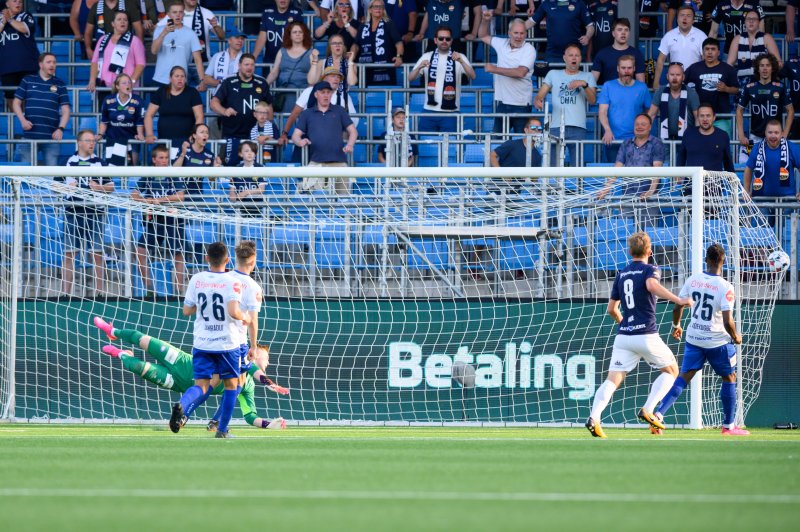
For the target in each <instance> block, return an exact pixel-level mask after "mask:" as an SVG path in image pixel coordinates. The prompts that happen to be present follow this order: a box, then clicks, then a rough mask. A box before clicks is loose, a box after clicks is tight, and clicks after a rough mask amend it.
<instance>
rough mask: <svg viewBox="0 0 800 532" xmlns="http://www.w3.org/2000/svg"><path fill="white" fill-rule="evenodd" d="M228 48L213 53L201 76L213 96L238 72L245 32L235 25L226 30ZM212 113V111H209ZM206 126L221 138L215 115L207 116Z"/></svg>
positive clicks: (212, 133)
mask: <svg viewBox="0 0 800 532" xmlns="http://www.w3.org/2000/svg"><path fill="white" fill-rule="evenodd" d="M227 35H228V48H226V49H225V50H220V51H219V52H217V53H215V54H214V55H213V56H212V57H211V60H210V61H209V62H208V66H207V67H206V75H205V76H204V77H203V84H204V85H205V86H206V87H208V88H209V89H210V90H211V96H212V97H213V96H214V95H215V94H216V93H217V90H219V86H220V84H221V83H222V81H223V80H225V79H226V78H229V77H231V76H235V75H236V74H237V73H238V72H239V61H240V60H241V58H242V48H243V47H244V38H245V34H244V32H242V31H241V30H239V29H237V28H236V26H232V27H231V28H229V29H228V30H227ZM211 113H212V114H213V111H212V112H211ZM208 127H209V131H210V132H211V138H213V139H219V138H221V135H222V132H221V125H220V122H219V118H217V116H216V115H214V116H213V117H208Z"/></svg>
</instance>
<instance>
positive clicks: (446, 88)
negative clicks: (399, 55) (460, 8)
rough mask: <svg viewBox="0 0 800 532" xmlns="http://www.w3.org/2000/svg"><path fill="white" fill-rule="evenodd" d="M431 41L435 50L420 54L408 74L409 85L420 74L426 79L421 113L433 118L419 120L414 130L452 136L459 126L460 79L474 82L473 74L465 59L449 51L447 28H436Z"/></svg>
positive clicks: (449, 40) (424, 117)
mask: <svg viewBox="0 0 800 532" xmlns="http://www.w3.org/2000/svg"><path fill="white" fill-rule="evenodd" d="M434 38H435V39H436V44H437V47H436V49H435V50H434V51H432V52H425V53H424V54H422V57H420V58H419V60H418V61H417V64H415V65H414V68H413V69H412V70H411V72H410V73H409V74H408V80H409V81H414V80H415V79H417V78H418V77H419V76H420V74H423V75H424V76H425V95H426V101H425V105H424V109H425V112H426V113H435V114H436V116H423V117H420V119H419V122H417V129H418V130H420V131H426V132H428V131H435V132H455V131H458V123H457V121H456V117H455V116H454V115H455V113H458V111H459V102H460V101H461V79H462V77H463V76H467V78H469V79H475V70H473V68H472V65H471V64H470V63H469V60H468V59H467V58H466V57H465V56H464V55H462V54H460V53H458V52H455V51H453V50H452V48H451V44H452V41H453V35H452V34H451V33H450V28H448V27H447V26H439V27H438V28H437V29H436V35H435V37H434ZM423 71H424V72H423Z"/></svg>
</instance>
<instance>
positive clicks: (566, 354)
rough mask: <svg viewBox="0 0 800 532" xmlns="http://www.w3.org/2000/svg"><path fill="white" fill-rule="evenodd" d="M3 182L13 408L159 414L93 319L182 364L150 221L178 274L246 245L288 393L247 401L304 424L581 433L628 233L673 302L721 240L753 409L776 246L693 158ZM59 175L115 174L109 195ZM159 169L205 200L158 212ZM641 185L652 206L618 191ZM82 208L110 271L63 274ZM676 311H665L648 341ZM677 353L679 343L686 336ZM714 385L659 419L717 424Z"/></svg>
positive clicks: (82, 267) (35, 170)
mask: <svg viewBox="0 0 800 532" xmlns="http://www.w3.org/2000/svg"><path fill="white" fill-rule="evenodd" d="M0 175H3V176H6V177H5V178H4V179H5V181H6V184H7V185H8V186H5V187H4V188H3V191H2V193H0V203H2V206H3V214H4V219H3V222H4V225H3V226H2V228H0V229H2V231H3V232H2V234H3V242H2V250H1V251H2V256H1V257H0V279H1V280H2V284H3V288H1V289H0V305H1V306H2V308H1V309H0V320H1V321H2V323H0V342H1V344H0V347H2V355H1V356H2V362H3V364H2V368H3V370H2V372H0V418H5V419H19V420H48V421H69V420H136V421H144V422H149V421H156V420H163V419H165V417H167V416H168V405H169V404H170V403H171V401H173V400H174V398H175V397H176V395H175V394H174V391H169V390H164V389H161V388H158V387H157V386H156V385H154V384H152V383H149V382H145V381H144V380H143V379H141V378H140V377H139V376H138V375H135V374H133V373H131V371H128V370H126V368H123V367H122V366H121V365H120V362H119V361H118V360H115V359H112V358H110V357H108V356H107V355H105V354H103V353H102V352H101V351H100V348H101V347H102V344H103V343H109V342H108V340H106V339H105V338H104V337H103V336H102V334H100V333H99V331H97V330H96V329H95V328H93V326H92V325H91V318H92V317H93V316H96V315H97V316H104V317H105V318H107V319H109V320H110V321H113V322H114V324H115V326H116V327H122V328H131V329H137V330H140V331H141V332H143V333H146V334H148V335H151V336H153V337H157V338H160V339H162V340H164V341H166V342H170V343H171V344H172V345H174V346H176V347H178V348H180V349H183V350H185V351H187V352H190V351H191V335H190V334H189V332H188V330H189V329H188V327H187V324H188V322H187V320H185V319H183V318H180V317H178V312H177V309H179V307H180V301H181V300H180V296H181V294H182V290H181V283H182V282H185V278H184V279H183V280H181V277H180V275H179V273H180V272H179V270H180V268H179V265H178V263H179V261H178V258H177V256H176V255H175V253H174V252H175V251H176V250H169V249H161V248H156V249H154V250H153V249H150V248H149V247H148V245H145V244H146V240H142V239H143V238H145V239H146V237H147V236H148V235H146V234H145V233H146V232H147V231H149V230H151V229H150V228H151V227H153V226H151V225H148V222H147V221H146V220H148V219H149V218H151V217H157V218H158V217H161V219H163V220H170V221H171V222H170V223H173V222H174V224H175V225H179V226H180V227H181V228H183V229H182V231H183V232H182V234H181V238H180V239H179V240H180V246H181V257H182V258H181V260H180V262H181V263H182V264H183V265H185V268H186V270H187V271H188V274H191V273H192V272H194V271H196V270H197V269H199V268H202V254H203V248H204V246H205V245H207V244H208V243H210V242H211V241H214V240H222V241H224V242H226V243H227V244H228V245H229V247H232V245H233V244H235V243H236V242H238V241H240V240H245V239H252V240H254V241H256V243H257V247H258V250H259V252H258V266H257V271H256V273H255V275H256V278H257V280H259V281H260V282H261V283H262V286H263V287H264V291H265V309H264V311H263V312H262V318H261V324H260V330H261V331H262V332H261V336H262V340H263V341H264V342H265V343H269V344H270V346H271V362H272V367H271V368H270V369H269V370H268V373H271V375H272V377H273V378H274V379H275V380H277V381H279V382H280V383H281V384H284V385H288V387H289V388H290V389H291V390H292V393H291V394H290V395H289V396H287V397H277V396H275V395H271V394H270V393H269V392H265V391H264V390H262V389H259V390H257V394H256V395H257V405H258V408H259V409H264V410H266V411H267V412H268V413H269V415H270V417H271V416H277V415H281V416H283V417H285V418H287V420H292V421H294V422H298V423H381V424H393V423H424V424H430V423H435V424H439V423H463V422H468V423H473V422H474V423H523V424H537V425H553V424H565V423H566V424H577V423H580V422H582V420H584V419H585V418H586V417H587V416H588V410H589V407H590V404H591V398H592V396H593V394H594V390H595V389H596V387H597V385H599V384H600V382H602V379H603V378H604V375H605V372H606V371H607V370H608V359H609V357H610V346H611V343H612V342H613V336H614V330H615V328H614V327H612V325H611V324H610V320H608V319H607V317H606V316H604V313H605V305H606V302H607V300H608V294H609V287H610V283H611V281H613V277H614V273H615V271H616V270H617V269H619V268H620V267H622V265H623V264H624V263H626V262H627V260H628V259H627V257H626V251H625V239H626V238H627V236H629V234H630V233H632V232H634V231H635V230H645V231H647V232H648V233H649V234H650V236H651V238H652V239H653V245H654V249H655V252H656V253H655V257H654V258H655V260H656V261H657V263H658V264H659V266H660V267H661V268H662V271H663V272H664V280H663V283H664V284H665V286H667V288H669V289H671V290H673V291H677V290H679V289H680V287H681V285H682V283H683V281H684V280H685V279H686V277H688V275H690V274H692V273H698V272H700V271H702V269H703V266H704V265H703V257H704V252H705V248H706V247H707V246H708V244H710V243H711V242H722V243H723V245H724V246H725V248H726V253H727V257H728V260H727V262H726V269H725V274H724V275H725V276H726V278H728V280H729V281H730V282H732V283H733V284H734V286H735V289H736V295H737V302H736V312H735V318H736V322H737V327H738V328H739V330H740V331H742V332H743V336H744V343H743V345H742V346H741V347H740V348H739V355H738V360H739V362H740V363H739V364H738V366H737V371H738V376H739V379H738V382H739V384H738V397H739V408H738V409H737V423H741V422H742V421H743V420H744V417H745V416H746V414H747V410H748V409H749V407H750V405H752V403H753V401H754V400H755V399H756V398H757V396H758V390H759V386H760V378H761V370H762V367H763V361H764V357H765V356H766V353H767V351H768V349H769V339H770V327H769V323H770V319H771V315H772V309H773V308H774V304H775V300H776V298H777V295H778V293H779V290H780V286H781V282H782V280H783V276H784V275H785V274H784V273H782V272H781V273H774V272H771V271H768V269H767V268H766V266H765V259H766V256H767V255H769V253H770V252H772V251H774V250H776V249H780V242H779V240H778V239H777V237H776V236H775V234H774V231H772V230H771V228H770V226H769V224H768V221H767V219H766V218H765V217H764V216H763V215H762V213H761V212H760V210H759V209H758V208H756V207H755V206H754V204H753V203H752V202H751V201H750V200H749V198H746V197H743V196H742V194H741V192H742V191H741V185H740V184H739V181H738V179H737V177H736V176H735V175H734V174H727V173H724V172H705V171H703V169H702V168H681V167H665V168H614V167H606V166H595V167H588V168H473V167H446V168H391V167H385V168H384V167H367V168H359V167H356V168H320V167H304V168H300V167H291V166H289V167H282V166H281V167H271V166H268V167H265V168H257V169H253V170H247V169H243V168H213V169H208V170H202V169H198V168H169V169H168V171H167V176H165V175H164V170H162V169H158V168H154V167H13V166H11V167H3V170H2V171H0ZM52 176H62V177H64V178H69V177H74V178H91V177H97V178H100V177H112V178H113V179H114V182H115V184H116V191H115V192H114V193H111V194H106V193H102V192H95V191H92V190H89V189H85V188H79V187H75V186H70V185H67V184H65V183H64V182H62V181H63V180H61V181H55V180H53V179H52ZM163 177H170V178H180V179H183V178H194V179H202V181H203V183H204V187H205V188H204V191H205V192H206V195H205V196H203V197H200V196H196V197H193V198H190V199H187V200H186V201H183V202H180V203H170V204H159V205H154V204H145V203H141V202H137V201H134V200H133V199H132V198H131V195H130V192H131V190H132V189H133V188H134V187H135V186H136V183H139V184H141V183H142V182H144V180H145V178H163ZM609 177H614V178H616V181H615V183H614V184H613V187H612V189H611V193H610V194H609V195H608V196H607V197H605V198H604V199H602V200H599V199H598V196H597V192H598V190H599V189H600V188H602V187H604V186H605V185H606V183H607V181H606V179H607V178H609ZM235 178H247V179H249V180H251V181H253V183H255V184H254V185H253V186H255V187H259V186H262V185H261V183H263V187H262V188H261V189H259V190H262V193H263V195H258V196H257V197H256V198H255V199H254V201H249V202H247V203H245V202H241V201H232V200H231V199H230V195H229V192H228V190H229V187H230V185H231V180H233V179H235ZM303 178H334V179H347V180H350V181H351V182H352V183H353V191H352V193H350V194H346V195H335V194H333V193H315V194H300V193H298V192H297V180H299V179H303ZM258 179H261V180H260V181H259V180H258ZM653 179H658V180H659V188H658V191H657V193H656V194H655V195H653V196H651V197H650V198H648V199H647V200H640V199H639V198H638V195H637V194H635V193H632V192H633V191H635V190H642V187H644V188H645V189H646V188H647V185H648V184H649V183H650V181H651V180H653ZM690 184H691V193H690V194H687V193H686V191H687V190H689V189H688V188H687V187H689V186H690ZM75 206H78V207H79V208H85V207H87V206H90V207H91V208H95V209H98V212H100V213H101V216H102V223H103V228H102V230H101V231H102V234H101V235H100V239H101V240H102V242H101V243H100V244H99V248H100V249H99V255H100V256H101V259H102V261H101V263H102V266H101V267H100V269H98V266H97V262H94V263H93V260H95V259H93V258H92V254H90V253H85V250H84V249H78V250H77V255H75V254H73V255H75V259H74V266H72V270H71V272H72V273H70V278H71V279H72V278H73V277H74V282H70V283H68V284H67V283H65V275H66V274H65V268H66V266H65V264H66V262H65V259H64V257H65V256H67V255H65V253H66V252H68V251H70V250H69V249H67V248H68V247H69V246H68V241H67V239H68V237H67V236H65V232H66V229H65V227H66V226H65V224H67V225H68V224H69V223H71V222H70V221H69V220H71V218H70V216H71V214H70V213H72V212H74V207H75ZM84 247H85V246H84ZM139 248H142V249H141V250H140V249H139ZM142 250H146V251H147V252H146V253H144V255H142ZM95 251H98V250H95ZM141 256H144V257H145V259H144V261H145V265H146V268H145V270H146V271H149V274H146V272H145V271H142V269H141V267H140V264H139V263H138V262H137V260H142V259H141ZM147 267H149V270H147ZM98 277H100V278H102V281H103V282H101V283H99V284H98V282H97V278H98ZM148 281H149V282H150V284H149V285H148V284H147V282H148ZM65 286H66V287H68V288H67V289H65ZM98 287H100V288H98ZM97 290H100V291H99V292H98V291H97ZM670 308H671V306H670V307H668V306H666V305H663V304H660V305H659V320H660V327H661V332H662V335H664V336H666V331H667V330H668V329H669V323H670V322H669V316H668V315H669V309H670ZM669 346H670V348H671V349H673V351H674V352H676V355H681V354H682V351H683V344H682V343H680V344H679V343H676V342H674V341H671V342H669ZM125 348H127V349H132V350H133V351H134V354H135V355H136V356H138V357H139V358H141V359H142V360H148V361H150V362H151V363H153V362H155V361H153V359H152V358H148V356H149V355H148V354H145V353H143V352H142V351H138V347H135V346H134V347H132V346H130V345H128V346H125ZM706 373H707V374H706V375H705V376H701V378H695V379H694V380H693V381H692V388H691V393H689V394H688V396H689V398H688V399H687V398H685V397H682V398H681V401H679V402H678V403H677V404H676V407H675V415H674V416H673V417H672V418H671V419H670V418H668V419H667V423H668V424H671V425H675V426H685V427H691V428H702V427H703V426H706V425H718V424H719V423H720V422H721V409H720V405H719V404H718V403H719V401H718V399H717V396H716V395H715V394H716V391H717V390H718V389H719V382H718V381H719V379H718V378H717V377H716V376H715V375H713V372H706ZM709 373H712V374H709ZM651 381H652V374H651V370H650V369H649V367H646V365H644V364H642V365H641V366H640V367H639V369H638V370H636V371H634V372H633V373H632V374H631V375H630V376H629V377H628V379H626V383H625V384H624V385H623V386H622V388H621V389H620V391H619V392H617V395H615V399H614V402H613V403H612V405H611V406H610V407H609V409H608V413H607V418H608V419H607V424H608V425H615V424H616V425H635V424H636V423H637V420H636V416H635V406H637V405H638V406H641V405H640V404H638V403H640V402H642V401H643V397H644V396H645V395H646V393H647V388H648V387H649V383H650V382H651ZM199 415H200V416H201V417H202V416H203V415H210V412H208V411H205V410H203V411H200V412H199Z"/></svg>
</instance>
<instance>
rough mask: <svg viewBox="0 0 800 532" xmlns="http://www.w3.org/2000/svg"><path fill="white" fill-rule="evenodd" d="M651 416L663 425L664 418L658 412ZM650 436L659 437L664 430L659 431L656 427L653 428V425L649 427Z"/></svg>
mask: <svg viewBox="0 0 800 532" xmlns="http://www.w3.org/2000/svg"><path fill="white" fill-rule="evenodd" d="M653 415H654V416H655V417H656V418H657V419H658V420H659V421H661V423H664V416H663V415H662V414H661V413H660V412H653ZM650 434H655V435H656V436H661V435H662V434H664V429H660V428H658V427H654V426H653V425H650Z"/></svg>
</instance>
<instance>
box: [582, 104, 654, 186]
mask: <svg viewBox="0 0 800 532" xmlns="http://www.w3.org/2000/svg"><path fill="white" fill-rule="evenodd" d="M651 129H653V120H652V119H651V118H650V116H649V115H648V114H647V113H640V114H638V115H637V116H636V119H635V120H634V122H633V131H634V136H633V138H630V139H627V140H626V141H625V142H623V143H622V146H621V147H620V149H619V153H618V154H617V161H616V163H614V166H617V167H620V166H652V167H654V168H657V167H660V166H664V155H665V150H664V143H663V142H661V139H658V138H656V137H654V136H653V135H651V134H650V130H651ZM659 180H660V178H658V177H654V178H652V179H651V180H650V181H649V182H648V181H647V180H644V179H640V180H637V181H634V182H632V183H630V184H626V185H625V187H624V188H623V191H622V194H623V195H626V196H629V195H636V196H639V197H640V198H641V199H647V198H649V197H650V196H652V195H653V194H655V193H656V190H657V189H658V182H659ZM615 181H616V178H615V177H612V178H610V179H609V180H608V181H607V182H606V185H605V186H604V187H603V188H602V189H601V190H600V191H599V192H598V193H597V199H603V198H605V197H606V196H607V195H608V193H609V192H611V189H612V186H613V184H614V182H615Z"/></svg>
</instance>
